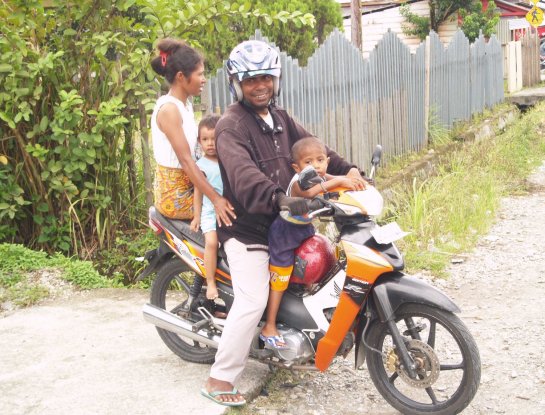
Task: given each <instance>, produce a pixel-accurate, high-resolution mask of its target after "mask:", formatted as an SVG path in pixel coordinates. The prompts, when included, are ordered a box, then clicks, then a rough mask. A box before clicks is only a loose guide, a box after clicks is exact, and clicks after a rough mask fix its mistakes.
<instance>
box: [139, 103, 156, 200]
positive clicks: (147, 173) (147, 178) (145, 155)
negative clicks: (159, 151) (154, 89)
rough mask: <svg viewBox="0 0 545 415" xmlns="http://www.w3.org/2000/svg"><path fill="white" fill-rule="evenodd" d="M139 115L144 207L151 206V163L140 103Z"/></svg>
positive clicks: (142, 109) (146, 129) (144, 116)
mask: <svg viewBox="0 0 545 415" xmlns="http://www.w3.org/2000/svg"><path fill="white" fill-rule="evenodd" d="M138 111H139V113H140V132H141V134H142V136H141V137H142V164H143V167H142V171H143V172H144V186H146V205H147V206H148V207H149V206H152V205H153V189H152V184H151V161H150V153H149V144H148V143H149V134H148V122H147V117H146V110H145V109H144V105H143V104H142V103H139V104H138Z"/></svg>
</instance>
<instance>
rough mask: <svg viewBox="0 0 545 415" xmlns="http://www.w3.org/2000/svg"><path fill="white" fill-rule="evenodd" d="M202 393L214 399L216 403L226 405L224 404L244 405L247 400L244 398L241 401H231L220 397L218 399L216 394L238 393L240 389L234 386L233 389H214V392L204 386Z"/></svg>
mask: <svg viewBox="0 0 545 415" xmlns="http://www.w3.org/2000/svg"><path fill="white" fill-rule="evenodd" d="M201 395H202V396H204V397H206V398H208V399H210V400H212V401H214V402H215V403H217V404H219V405H224V406H242V405H246V400H245V399H242V400H241V401H235V402H230V401H222V400H220V399H216V396H218V395H238V390H237V388H233V390H232V391H214V392H208V391H207V390H206V388H202V389H201Z"/></svg>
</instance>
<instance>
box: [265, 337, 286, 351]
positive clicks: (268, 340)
mask: <svg viewBox="0 0 545 415" xmlns="http://www.w3.org/2000/svg"><path fill="white" fill-rule="evenodd" d="M259 338H260V339H261V340H263V342H264V343H265V345H269V346H271V347H272V348H273V349H277V350H286V349H289V346H288V345H287V344H286V342H285V341H284V338H283V337H282V336H264V335H263V334H260V335H259Z"/></svg>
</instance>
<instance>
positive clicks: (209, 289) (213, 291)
mask: <svg viewBox="0 0 545 415" xmlns="http://www.w3.org/2000/svg"><path fill="white" fill-rule="evenodd" d="M206 298H208V299H209V300H215V299H216V298H218V289H217V288H216V284H208V285H207V286H206Z"/></svg>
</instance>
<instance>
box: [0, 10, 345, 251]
mask: <svg viewBox="0 0 545 415" xmlns="http://www.w3.org/2000/svg"><path fill="white" fill-rule="evenodd" d="M44 3H47V7H45V6H44ZM269 3H270V4H272V3H275V7H269V8H268V9H267V10H261V9H259V8H258V6H261V5H266V4H269ZM276 3H282V5H285V6H286V8H288V4H289V3H290V2H251V1H246V2H244V1H232V0H229V1H227V0H199V1H184V0H169V1H166V0H82V1H78V2H65V1H61V0H51V1H47V2H44V1H37V0H12V1H9V2H2V6H1V7H0V21H1V22H2V24H1V27H0V242H1V241H7V242H15V243H22V244H24V245H25V246H28V247H31V248H35V249H44V250H45V251H47V252H56V251H63V252H65V253H69V254H77V255H78V256H80V257H82V258H90V257H94V256H95V255H96V254H97V252H100V251H102V252H104V251H105V250H106V249H113V248H115V247H116V244H118V242H119V241H120V239H119V238H120V236H119V235H120V234H127V231H128V230H132V229H139V228H140V229H141V228H144V226H145V221H146V209H147V205H148V204H149V203H150V201H149V195H150V193H149V190H150V189H149V188H150V187H151V179H150V176H151V173H150V165H151V163H150V158H149V149H148V148H147V134H148V117H149V115H150V113H151V109H152V107H153V104H154V101H155V99H156V97H157V95H158V94H159V93H160V89H161V83H160V82H159V81H158V80H157V78H156V76H155V73H154V72H153V71H152V69H151V66H150V59H151V58H152V57H153V56H154V54H155V51H154V45H155V42H156V41H157V40H158V39H160V38H163V37H168V36H170V37H177V38H182V39H184V40H186V41H187V42H188V43H190V44H192V45H193V46H197V47H198V46H199V45H201V46H206V47H209V48H210V51H215V52H213V53H212V54H211V55H213V56H222V57H223V58H224V57H225V54H226V51H227V50H230V49H231V48H232V47H234V46H235V44H236V43H237V42H238V38H233V36H227V33H228V32H229V33H232V31H233V28H236V27H237V26H236V25H238V24H239V23H240V22H243V24H244V25H245V27H246V25H247V30H253V28H255V27H263V26H267V25H270V26H271V27H276V28H277V29H275V30H279V31H285V32H295V30H294V29H293V28H298V30H297V32H298V33H300V34H301V36H302V38H303V39H305V41H306V42H307V43H308V42H309V40H308V38H309V37H310V38H311V41H310V43H308V44H309V45H310V44H311V45H312V46H313V47H315V46H316V44H317V40H316V39H317V38H318V36H321V34H316V35H314V34H313V33H314V31H313V29H312V27H313V25H314V23H315V22H316V19H314V17H313V16H312V15H311V14H309V13H308V12H307V10H311V9H312V7H310V6H306V7H303V6H304V5H310V4H312V5H314V6H313V7H318V6H316V5H319V7H325V6H324V5H325V4H326V3H334V1H333V0H330V1H320V2H317V3H314V2H310V1H308V2H303V1H298V2H296V3H297V7H299V6H300V9H298V8H290V9H289V10H292V11H289V10H283V9H281V8H279V7H276ZM294 3H295V2H294ZM337 7H338V6H337ZM312 10H313V9H312ZM322 17H323V19H324V20H323V22H322V23H320V25H321V26H320V27H321V29H320V30H322V31H323V32H321V33H325V32H327V31H328V30H330V26H329V23H327V22H329V21H330V20H329V19H328V18H327V17H324V16H322ZM335 24H337V23H335ZM274 25H277V26H274ZM284 25H290V26H289V27H290V29H289V30H288V29H286V27H285V26H284ZM303 26H305V28H304V29H303ZM264 32H265V33H270V34H271V40H274V39H275V38H276V36H275V35H274V33H275V32H274V30H273V31H271V32H267V31H264ZM240 36H242V34H240ZM243 38H246V39H247V38H248V35H247V32H245V33H244V36H243ZM289 38H290V39H291V37H289ZM295 38H296V36H295ZM219 39H221V41H219V42H218V44H221V48H219V49H214V48H212V45H214V43H215V42H216V41H218V40H219ZM228 39H230V41H228ZM230 42H231V43H230ZM297 42H298V41H297ZM297 42H296V41H294V44H298V45H300V44H299V43H297ZM278 43H279V42H277V44H278ZM298 47H301V50H303V47H302V46H298ZM309 48H310V46H309ZM308 50H310V49H308ZM204 53H205V55H208V53H209V50H207V49H204ZM214 53H216V55H214ZM305 53H308V52H307V49H305ZM296 57H298V55H296ZM301 57H302V58H303V55H301ZM218 61H219V60H218ZM144 178H147V181H146V180H144ZM146 196H148V199H147V200H146Z"/></svg>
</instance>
